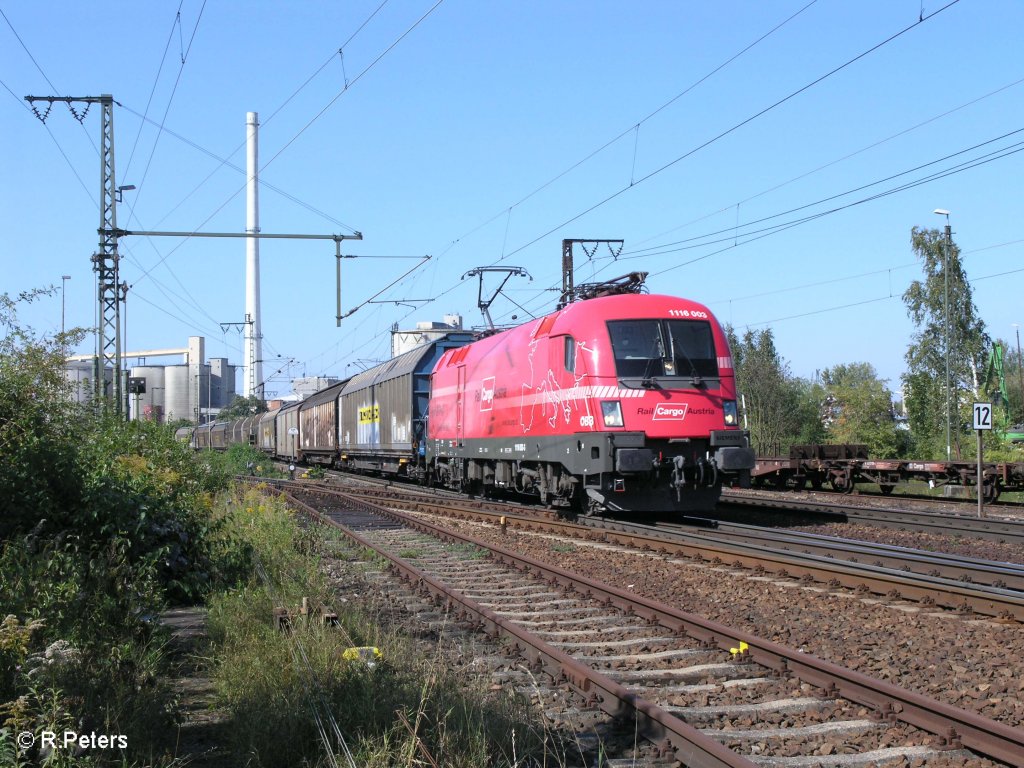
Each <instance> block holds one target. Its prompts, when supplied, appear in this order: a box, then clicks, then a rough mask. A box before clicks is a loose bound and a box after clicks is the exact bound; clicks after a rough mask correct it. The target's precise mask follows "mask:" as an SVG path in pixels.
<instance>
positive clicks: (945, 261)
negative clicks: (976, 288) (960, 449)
mask: <svg viewBox="0 0 1024 768" xmlns="http://www.w3.org/2000/svg"><path fill="white" fill-rule="evenodd" d="M934 213H937V214H938V215H939V216H945V217H946V242H945V246H944V247H943V249H942V277H943V281H944V287H943V298H942V306H943V313H944V315H945V326H946V461H950V460H951V459H952V455H953V454H952V439H951V437H950V434H951V429H950V423H951V422H950V403H951V402H952V392H951V391H950V383H949V353H950V332H949V254H950V251H951V250H952V249H953V235H952V232H951V231H950V228H949V211H947V210H945V209H943V208H936V209H935V211H934Z"/></svg>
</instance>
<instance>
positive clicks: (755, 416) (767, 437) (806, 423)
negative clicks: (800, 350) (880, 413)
mask: <svg viewBox="0 0 1024 768" xmlns="http://www.w3.org/2000/svg"><path fill="white" fill-rule="evenodd" d="M726 335H727V336H728V338H729V346H730V347H731V349H732V357H733V367H734V369H735V371H736V387H737V390H738V391H739V392H740V393H742V395H743V399H744V404H745V415H746V417H747V420H748V422H747V423H748V426H749V429H750V438H751V442H752V443H753V445H754V448H755V450H756V451H757V452H758V453H759V454H761V455H771V454H788V452H789V451H788V448H789V445H790V444H791V443H793V442H804V441H806V442H817V440H818V437H819V436H820V432H821V429H820V427H821V423H820V420H819V419H818V417H817V407H816V405H815V403H814V396H813V388H812V386H811V385H810V384H809V383H808V382H806V381H803V380H801V379H798V378H796V377H794V376H793V375H792V374H791V373H790V371H789V364H788V363H787V362H786V361H785V360H783V359H782V356H781V355H780V354H779V351H778V350H777V349H776V347H775V337H774V335H773V333H772V331H771V329H770V328H768V329H765V330H763V331H759V332H756V333H755V332H754V331H752V330H747V332H746V333H745V334H744V335H743V339H742V340H740V339H739V338H738V337H737V336H736V333H735V331H734V330H733V329H732V328H731V327H727V328H726Z"/></svg>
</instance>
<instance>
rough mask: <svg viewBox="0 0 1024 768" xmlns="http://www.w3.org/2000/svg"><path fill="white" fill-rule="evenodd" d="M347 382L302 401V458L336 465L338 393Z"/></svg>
mask: <svg viewBox="0 0 1024 768" xmlns="http://www.w3.org/2000/svg"><path fill="white" fill-rule="evenodd" d="M344 386H345V382H341V383H340V384H335V385H333V386H330V387H327V388H326V389H322V390H320V391H319V392H317V393H316V394H315V395H312V396H310V397H307V398H306V399H305V400H303V401H302V403H301V404H300V405H299V445H300V447H301V453H302V458H303V459H304V460H305V461H308V462H311V463H314V464H327V465H333V464H334V463H335V462H336V461H337V459H338V395H339V394H340V393H341V390H342V388H343V387H344Z"/></svg>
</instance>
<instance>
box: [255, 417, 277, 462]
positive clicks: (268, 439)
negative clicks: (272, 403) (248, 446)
mask: <svg viewBox="0 0 1024 768" xmlns="http://www.w3.org/2000/svg"><path fill="white" fill-rule="evenodd" d="M277 411H278V409H275V410H273V411H267V412H266V413H264V414H262V415H260V416H259V421H258V422H257V424H256V447H257V448H259V449H260V450H261V451H263V452H264V453H269V454H273V453H274V451H276V450H277Z"/></svg>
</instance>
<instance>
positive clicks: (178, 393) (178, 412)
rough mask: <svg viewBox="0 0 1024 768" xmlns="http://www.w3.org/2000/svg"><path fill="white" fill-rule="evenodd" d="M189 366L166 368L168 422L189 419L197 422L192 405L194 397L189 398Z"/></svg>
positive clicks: (165, 385) (165, 399)
mask: <svg viewBox="0 0 1024 768" xmlns="http://www.w3.org/2000/svg"><path fill="white" fill-rule="evenodd" d="M188 370H189V369H188V366H187V365H168V366H166V367H165V368H164V407H165V409H164V413H165V414H166V421H177V420H178V419H188V420H189V421H193V422H194V421H195V419H196V414H195V411H194V407H193V405H192V402H193V400H194V399H195V398H194V397H189V395H190V394H191V390H190V387H189V385H190V384H191V382H190V381H189V375H188Z"/></svg>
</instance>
